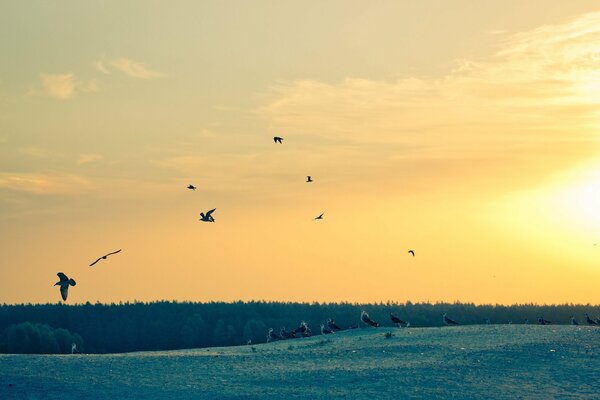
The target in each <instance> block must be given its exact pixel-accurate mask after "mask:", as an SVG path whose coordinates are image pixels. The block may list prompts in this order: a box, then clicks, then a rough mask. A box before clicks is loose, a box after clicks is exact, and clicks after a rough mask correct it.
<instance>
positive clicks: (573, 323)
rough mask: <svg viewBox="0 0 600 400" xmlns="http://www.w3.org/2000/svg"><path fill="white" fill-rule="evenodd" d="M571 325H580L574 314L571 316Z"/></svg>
mask: <svg viewBox="0 0 600 400" xmlns="http://www.w3.org/2000/svg"><path fill="white" fill-rule="evenodd" d="M571 325H579V322H577V321H576V320H575V317H573V316H571Z"/></svg>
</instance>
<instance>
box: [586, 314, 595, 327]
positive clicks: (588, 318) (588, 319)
mask: <svg viewBox="0 0 600 400" xmlns="http://www.w3.org/2000/svg"><path fill="white" fill-rule="evenodd" d="M585 319H586V322H587V323H588V325H598V324H597V323H596V321H594V320H593V319H591V318H590V316H589V315H588V313H585Z"/></svg>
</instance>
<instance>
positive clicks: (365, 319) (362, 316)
mask: <svg viewBox="0 0 600 400" xmlns="http://www.w3.org/2000/svg"><path fill="white" fill-rule="evenodd" d="M360 320H361V321H362V322H363V323H365V324H366V325H369V326H374V327H375V328H377V327H378V326H379V324H378V323H377V322H375V321H373V320H372V319H371V317H369V314H367V312H366V311H362V312H361V313H360Z"/></svg>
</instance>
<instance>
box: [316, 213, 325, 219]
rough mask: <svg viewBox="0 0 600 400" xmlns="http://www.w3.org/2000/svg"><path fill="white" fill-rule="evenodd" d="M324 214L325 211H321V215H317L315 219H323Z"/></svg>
mask: <svg viewBox="0 0 600 400" xmlns="http://www.w3.org/2000/svg"><path fill="white" fill-rule="evenodd" d="M323 214H324V213H321V215H319V216H318V217H315V218H314V219H323Z"/></svg>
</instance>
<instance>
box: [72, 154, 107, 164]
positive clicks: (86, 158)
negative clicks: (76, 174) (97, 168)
mask: <svg viewBox="0 0 600 400" xmlns="http://www.w3.org/2000/svg"><path fill="white" fill-rule="evenodd" d="M102 159H104V157H102V156H101V155H100V154H80V155H79V157H78V158H77V164H79V165H82V164H88V163H91V162H95V161H100V160H102Z"/></svg>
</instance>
